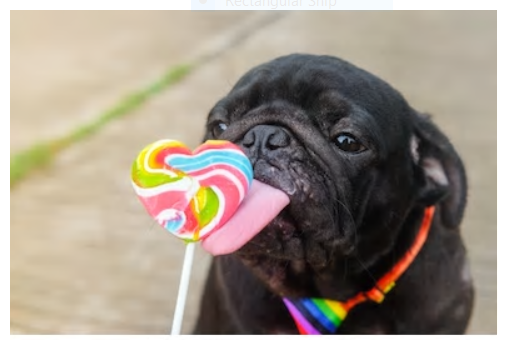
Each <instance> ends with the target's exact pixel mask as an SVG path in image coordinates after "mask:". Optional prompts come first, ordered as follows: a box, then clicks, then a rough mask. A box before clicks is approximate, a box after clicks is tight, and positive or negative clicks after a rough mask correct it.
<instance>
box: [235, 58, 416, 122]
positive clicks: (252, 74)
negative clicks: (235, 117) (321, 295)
mask: <svg viewBox="0 0 505 340" xmlns="http://www.w3.org/2000/svg"><path fill="white" fill-rule="evenodd" d="M228 97H229V98H228V99H229V100H228V101H227V104H229V105H234V104H235V105H236V104H238V103H240V104H241V105H246V106H249V107H250V106H258V105H261V104H265V103H268V102H270V101H273V100H286V101H288V102H290V103H292V104H295V105H298V106H300V107H302V108H305V109H313V108H315V107H320V108H326V109H327V110H326V111H333V112H337V113H342V112H343V111H345V109H346V108H349V106H346V104H347V103H351V104H352V105H354V106H357V107H361V108H362V109H363V110H365V111H367V112H369V113H370V114H372V115H374V116H385V118H381V119H386V120H388V118H387V117H391V116H392V115H396V114H401V113H402V112H403V111H408V110H409V106H408V104H407V102H406V101H405V99H404V98H403V96H402V95H401V94H400V93H399V92H398V91H396V90H395V89H394V88H393V87H391V86H390V85H389V84H387V83H386V82H385V81H383V80H382V79H380V78H378V77H376V76H374V75H373V74H371V73H369V72H367V71H365V70H363V69H361V68H358V67H356V66H354V65H352V64H350V63H348V62H346V61H344V60H342V59H339V58H336V57H331V56H315V55H306V54H295V55H289V56H285V57H281V58H277V59H274V60H272V61H270V62H267V63H264V64H261V65H259V66H257V67H255V68H253V69H251V70H250V71H249V72H247V73H246V74H245V75H244V76H243V77H241V78H240V79H239V81H238V82H237V83H236V85H235V86H234V87H233V89H232V91H231V92H230V95H229V96H228ZM339 109H340V110H339Z"/></svg>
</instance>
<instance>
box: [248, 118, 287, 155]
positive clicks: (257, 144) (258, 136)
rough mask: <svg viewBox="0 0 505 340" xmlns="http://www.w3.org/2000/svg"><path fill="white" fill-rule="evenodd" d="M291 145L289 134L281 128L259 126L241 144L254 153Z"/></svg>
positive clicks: (249, 132)
mask: <svg viewBox="0 0 505 340" xmlns="http://www.w3.org/2000/svg"><path fill="white" fill-rule="evenodd" d="M290 143H291V137H290V135H289V133H288V132H287V131H286V130H285V129H284V128H283V127H281V126H274V125H257V126H255V127H253V128H252V129H251V130H249V131H248V132H247V133H246V134H245V136H244V138H243V140H242V142H241V144H242V146H243V147H244V148H245V149H249V151H251V152H252V153H257V152H258V151H272V150H276V149H279V148H284V147H286V146H288V145H289V144H290Z"/></svg>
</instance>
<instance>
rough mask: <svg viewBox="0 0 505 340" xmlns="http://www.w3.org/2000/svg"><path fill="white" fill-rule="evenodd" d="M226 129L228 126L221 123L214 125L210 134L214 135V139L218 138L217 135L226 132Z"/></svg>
mask: <svg viewBox="0 0 505 340" xmlns="http://www.w3.org/2000/svg"><path fill="white" fill-rule="evenodd" d="M227 128H228V125H226V124H225V123H223V122H221V123H218V124H215V125H214V127H213V128H212V134H213V135H214V137H219V135H220V134H222V133H223V131H224V130H226V129H227Z"/></svg>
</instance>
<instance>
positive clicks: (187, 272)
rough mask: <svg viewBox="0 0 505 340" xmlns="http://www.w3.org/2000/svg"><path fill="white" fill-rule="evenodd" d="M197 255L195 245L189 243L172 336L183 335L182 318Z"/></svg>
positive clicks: (185, 255)
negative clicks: (192, 268) (192, 266)
mask: <svg viewBox="0 0 505 340" xmlns="http://www.w3.org/2000/svg"><path fill="white" fill-rule="evenodd" d="M194 253H195V243H194V242H191V243H188V245H187V246H186V252H185V253H184V261H183V263H182V273H181V281H180V282H179V293H178V294H177V303H176V305H175V312H174V321H173V322H172V335H179V334H181V326H182V317H183V316H184V305H185V304H186V296H187V294H188V287H189V277H190V276H191V265H192V264H193V255H194Z"/></svg>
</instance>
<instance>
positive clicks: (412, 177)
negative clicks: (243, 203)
mask: <svg viewBox="0 0 505 340" xmlns="http://www.w3.org/2000/svg"><path fill="white" fill-rule="evenodd" d="M205 139H226V140H230V141H232V142H234V143H236V144H238V145H239V146H241V147H242V148H243V150H244V152H245V153H246V154H247V156H248V157H249V159H250V160H251V163H252V165H253V168H254V177H255V179H257V180H259V181H261V182H264V183H266V184H269V185H271V186H273V187H276V188H278V189H280V190H282V191H284V192H285V193H286V194H287V195H288V196H289V198H290V204H289V205H288V206H287V207H286V208H285V209H284V210H283V211H282V212H281V213H280V214H279V215H278V216H277V217H276V218H275V219H274V220H273V221H272V222H271V223H270V224H269V225H268V226H267V227H266V228H265V229H264V230H263V231H262V232H260V233H259V234H258V235H257V236H256V237H254V238H253V239H252V240H251V241H250V242H249V243H247V244H246V245H245V246H243V247H242V248H241V249H240V250H238V251H237V253H236V255H238V257H239V258H240V259H241V260H242V261H243V262H244V263H246V264H247V265H248V266H249V267H250V268H251V269H252V271H253V272H254V273H255V274H256V276H257V277H259V278H260V279H261V280H263V281H264V282H265V283H266V284H267V286H269V287H270V288H271V289H272V290H274V291H275V292H276V293H279V294H289V295H295V296H296V295H300V296H304V295H305V296H306V295H307V294H311V292H312V291H314V292H315V291H317V292H319V293H324V291H325V290H326V289H325V287H324V286H325V285H339V286H340V287H344V289H342V290H341V291H342V292H345V285H346V284H345V283H344V282H335V280H337V281H338V280H340V278H342V281H344V279H345V281H349V278H352V277H353V275H360V273H363V272H364V271H366V268H368V267H370V266H372V265H373V264H374V263H375V261H376V260H377V259H378V258H380V256H381V255H382V254H385V253H387V252H389V251H391V250H392V249H393V248H394V247H397V246H398V245H397V242H398V238H399V237H400V235H403V234H404V232H405V230H404V229H405V228H406V227H405V225H408V223H407V222H408V221H409V220H412V219H415V218H417V217H419V216H420V214H422V211H423V209H424V208H425V207H426V206H428V205H432V204H436V203H437V202H440V203H441V204H443V210H444V211H443V216H444V219H445V223H446V224H448V225H451V226H456V225H457V224H459V220H460V218H461V213H462V209H463V208H462V204H464V203H462V199H461V198H460V196H461V194H460V193H459V192H458V190H459V191H462V190H463V188H462V186H464V172H463V170H462V166H461V162H460V160H459V158H458V157H457V154H456V153H455V151H454V150H453V149H452V147H451V146H450V144H449V142H448V141H447V139H446V138H445V136H444V135H443V134H442V133H440V131H439V130H438V129H437V128H436V127H435V126H434V125H433V124H432V123H431V122H430V121H429V119H428V118H427V117H424V116H422V115H420V114H418V113H417V112H416V111H415V110H414V109H412V108H411V107H410V106H409V105H408V103H407V102H406V101H405V99H404V98H403V97H402V96H401V95H400V94H399V93H398V92H397V91H396V90H394V89H393V88H392V87H391V86H389V85H388V84H386V83H385V82H384V81H382V80H380V79H379V78H377V77H375V76H373V75H371V74H370V73H368V72H366V71H364V70H361V69H359V68H357V67H355V66H353V65H351V64H349V63H347V62H345V61H342V60H340V59H338V58H334V57H328V56H311V55H291V56H287V57H282V58H279V59H275V60H273V61H271V62H269V63H266V64H263V65H260V66H258V67H256V68H254V69H252V70H251V71H249V72H248V73H246V74H245V75H244V76H243V77H242V78H241V79H240V80H239V81H238V83H237V84H236V85H235V86H234V87H233V88H232V90H231V91H230V93H229V94H228V95H227V96H226V97H224V98H223V99H222V100H220V101H219V102H218V103H217V104H216V105H215V106H214V108H213V109H212V110H211V112H210V114H209V117H208V121H207V130H206V135H205ZM413 232H415V230H414V231H413ZM308 274H309V275H308ZM340 274H341V275H340ZM329 277H331V278H332V279H331V280H330V281H328V280H327V279H325V278H329ZM314 278H316V279H314ZM318 278H320V280H319V279H318ZM328 291H332V290H331V289H329V288H328ZM333 291H334V290H333ZM331 294H334V293H331ZM336 298H337V297H336Z"/></svg>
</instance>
